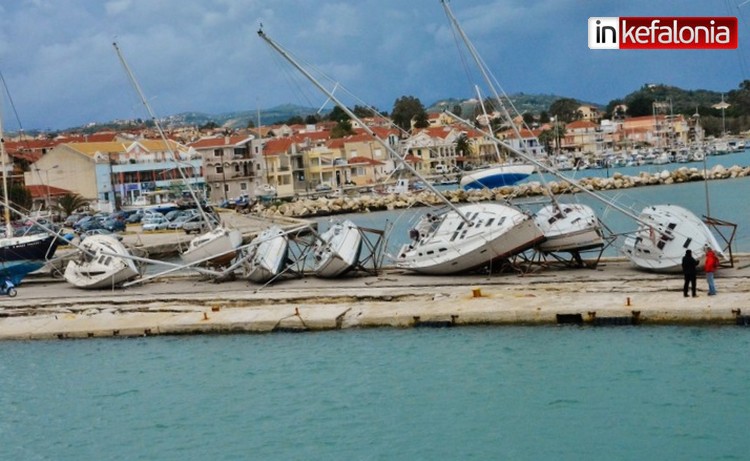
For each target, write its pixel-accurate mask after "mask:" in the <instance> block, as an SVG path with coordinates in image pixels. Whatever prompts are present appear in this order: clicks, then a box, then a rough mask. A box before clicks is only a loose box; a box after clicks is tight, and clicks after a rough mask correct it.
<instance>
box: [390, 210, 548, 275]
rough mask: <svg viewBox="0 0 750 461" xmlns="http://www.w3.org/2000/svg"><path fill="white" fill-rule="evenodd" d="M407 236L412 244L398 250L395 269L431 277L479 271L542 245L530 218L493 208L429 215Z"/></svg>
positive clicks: (513, 211) (540, 233)
mask: <svg viewBox="0 0 750 461" xmlns="http://www.w3.org/2000/svg"><path fill="white" fill-rule="evenodd" d="M467 221H468V222H467ZM410 233H411V235H410V236H411V238H412V241H411V242H410V243H409V244H406V245H404V246H402V247H401V249H400V251H399V252H398V254H397V255H396V257H395V260H396V265H397V266H398V267H400V268H403V269H408V270H411V271H414V272H419V273H423V274H435V275H449V274H458V273H462V272H467V271H471V270H475V269H480V268H483V267H485V266H489V265H491V264H492V263H493V262H496V261H500V260H504V259H508V258H510V257H512V256H514V255H516V254H519V253H522V252H524V251H526V250H528V249H529V248H531V247H533V246H534V245H536V244H538V243H540V242H541V241H542V240H544V234H543V233H542V231H541V229H539V227H538V226H537V225H536V223H535V222H534V220H533V219H532V218H531V216H529V215H528V214H526V213H523V212H522V211H520V210H518V209H516V208H512V207H509V206H505V205H501V204H493V203H489V204H470V205H464V206H461V207H458V212H457V211H455V210H449V211H446V212H443V213H441V214H434V215H433V214H431V213H428V214H426V215H425V216H423V217H422V218H421V219H420V221H419V223H418V224H417V225H416V226H415V227H414V229H412V231H410Z"/></svg>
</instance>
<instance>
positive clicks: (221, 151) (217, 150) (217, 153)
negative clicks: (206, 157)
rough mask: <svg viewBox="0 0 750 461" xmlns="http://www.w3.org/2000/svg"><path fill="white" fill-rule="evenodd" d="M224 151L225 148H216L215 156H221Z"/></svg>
mask: <svg viewBox="0 0 750 461" xmlns="http://www.w3.org/2000/svg"><path fill="white" fill-rule="evenodd" d="M223 153H224V150H223V149H214V157H221V156H222V154H223Z"/></svg>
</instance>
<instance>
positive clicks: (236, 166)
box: [234, 163, 240, 173]
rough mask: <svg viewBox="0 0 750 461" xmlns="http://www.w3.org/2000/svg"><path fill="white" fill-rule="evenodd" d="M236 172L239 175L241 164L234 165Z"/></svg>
mask: <svg viewBox="0 0 750 461" xmlns="http://www.w3.org/2000/svg"><path fill="white" fill-rule="evenodd" d="M234 172H235V173H239V172H240V164H239V163H235V164H234Z"/></svg>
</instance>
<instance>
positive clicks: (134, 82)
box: [112, 42, 216, 229]
mask: <svg viewBox="0 0 750 461" xmlns="http://www.w3.org/2000/svg"><path fill="white" fill-rule="evenodd" d="M112 46H113V47H114V48H115V51H116V52H117V57H118V58H119V59H120V63H121V64H122V67H123V68H124V69H125V73H126V74H128V79H129V80H130V83H131V85H133V88H134V89H135V91H136V93H138V97H139V98H140V99H141V103H143V106H144V107H145V108H146V111H147V112H148V115H149V117H151V121H153V122H154V126H155V127H156V130H157V131H158V132H159V137H161V140H162V142H164V146H165V147H166V148H167V150H168V151H169V155H171V156H172V161H173V162H174V163H175V165H176V166H177V171H178V172H179V173H180V178H182V181H183V183H184V184H185V186H187V189H188V191H189V192H190V197H192V199H193V201H194V202H195V205H196V206H197V207H198V211H200V213H201V216H202V217H203V219H204V220H205V221H206V222H207V223H208V225H209V226H211V229H214V228H215V227H216V226H215V225H214V223H213V221H212V220H210V219H208V216H207V215H206V212H205V210H204V209H203V206H202V205H201V203H200V201H199V200H198V196H197V195H195V191H194V190H193V188H192V186H191V185H190V182H189V181H188V179H187V176H185V172H184V171H182V167H181V166H180V162H179V161H178V160H177V157H176V156H175V154H174V150H173V149H172V145H171V144H170V143H169V140H168V139H167V135H165V134H164V130H162V128H161V124H160V123H159V120H158V119H157V118H156V114H155V113H154V111H153V110H152V109H151V105H150V104H149V103H148V101H147V100H146V96H145V95H144V94H143V90H142V89H141V86H140V85H139V84H138V81H137V80H136V79H135V75H134V74H133V71H131V70H130V66H128V63H127V61H125V57H124V56H123V55H122V52H121V51H120V47H119V46H117V42H112Z"/></svg>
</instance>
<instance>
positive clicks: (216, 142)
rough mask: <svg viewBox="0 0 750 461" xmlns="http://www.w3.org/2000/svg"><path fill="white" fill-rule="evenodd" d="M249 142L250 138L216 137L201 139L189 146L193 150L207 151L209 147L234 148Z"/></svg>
mask: <svg viewBox="0 0 750 461" xmlns="http://www.w3.org/2000/svg"><path fill="white" fill-rule="evenodd" d="M251 140H252V138H250V137H248V136H229V137H227V136H220V137H219V136H217V137H213V138H201V139H199V140H197V141H195V142H194V143H192V144H189V146H190V147H193V148H195V149H208V148H211V147H227V146H236V145H238V144H244V143H245V142H248V141H251Z"/></svg>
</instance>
